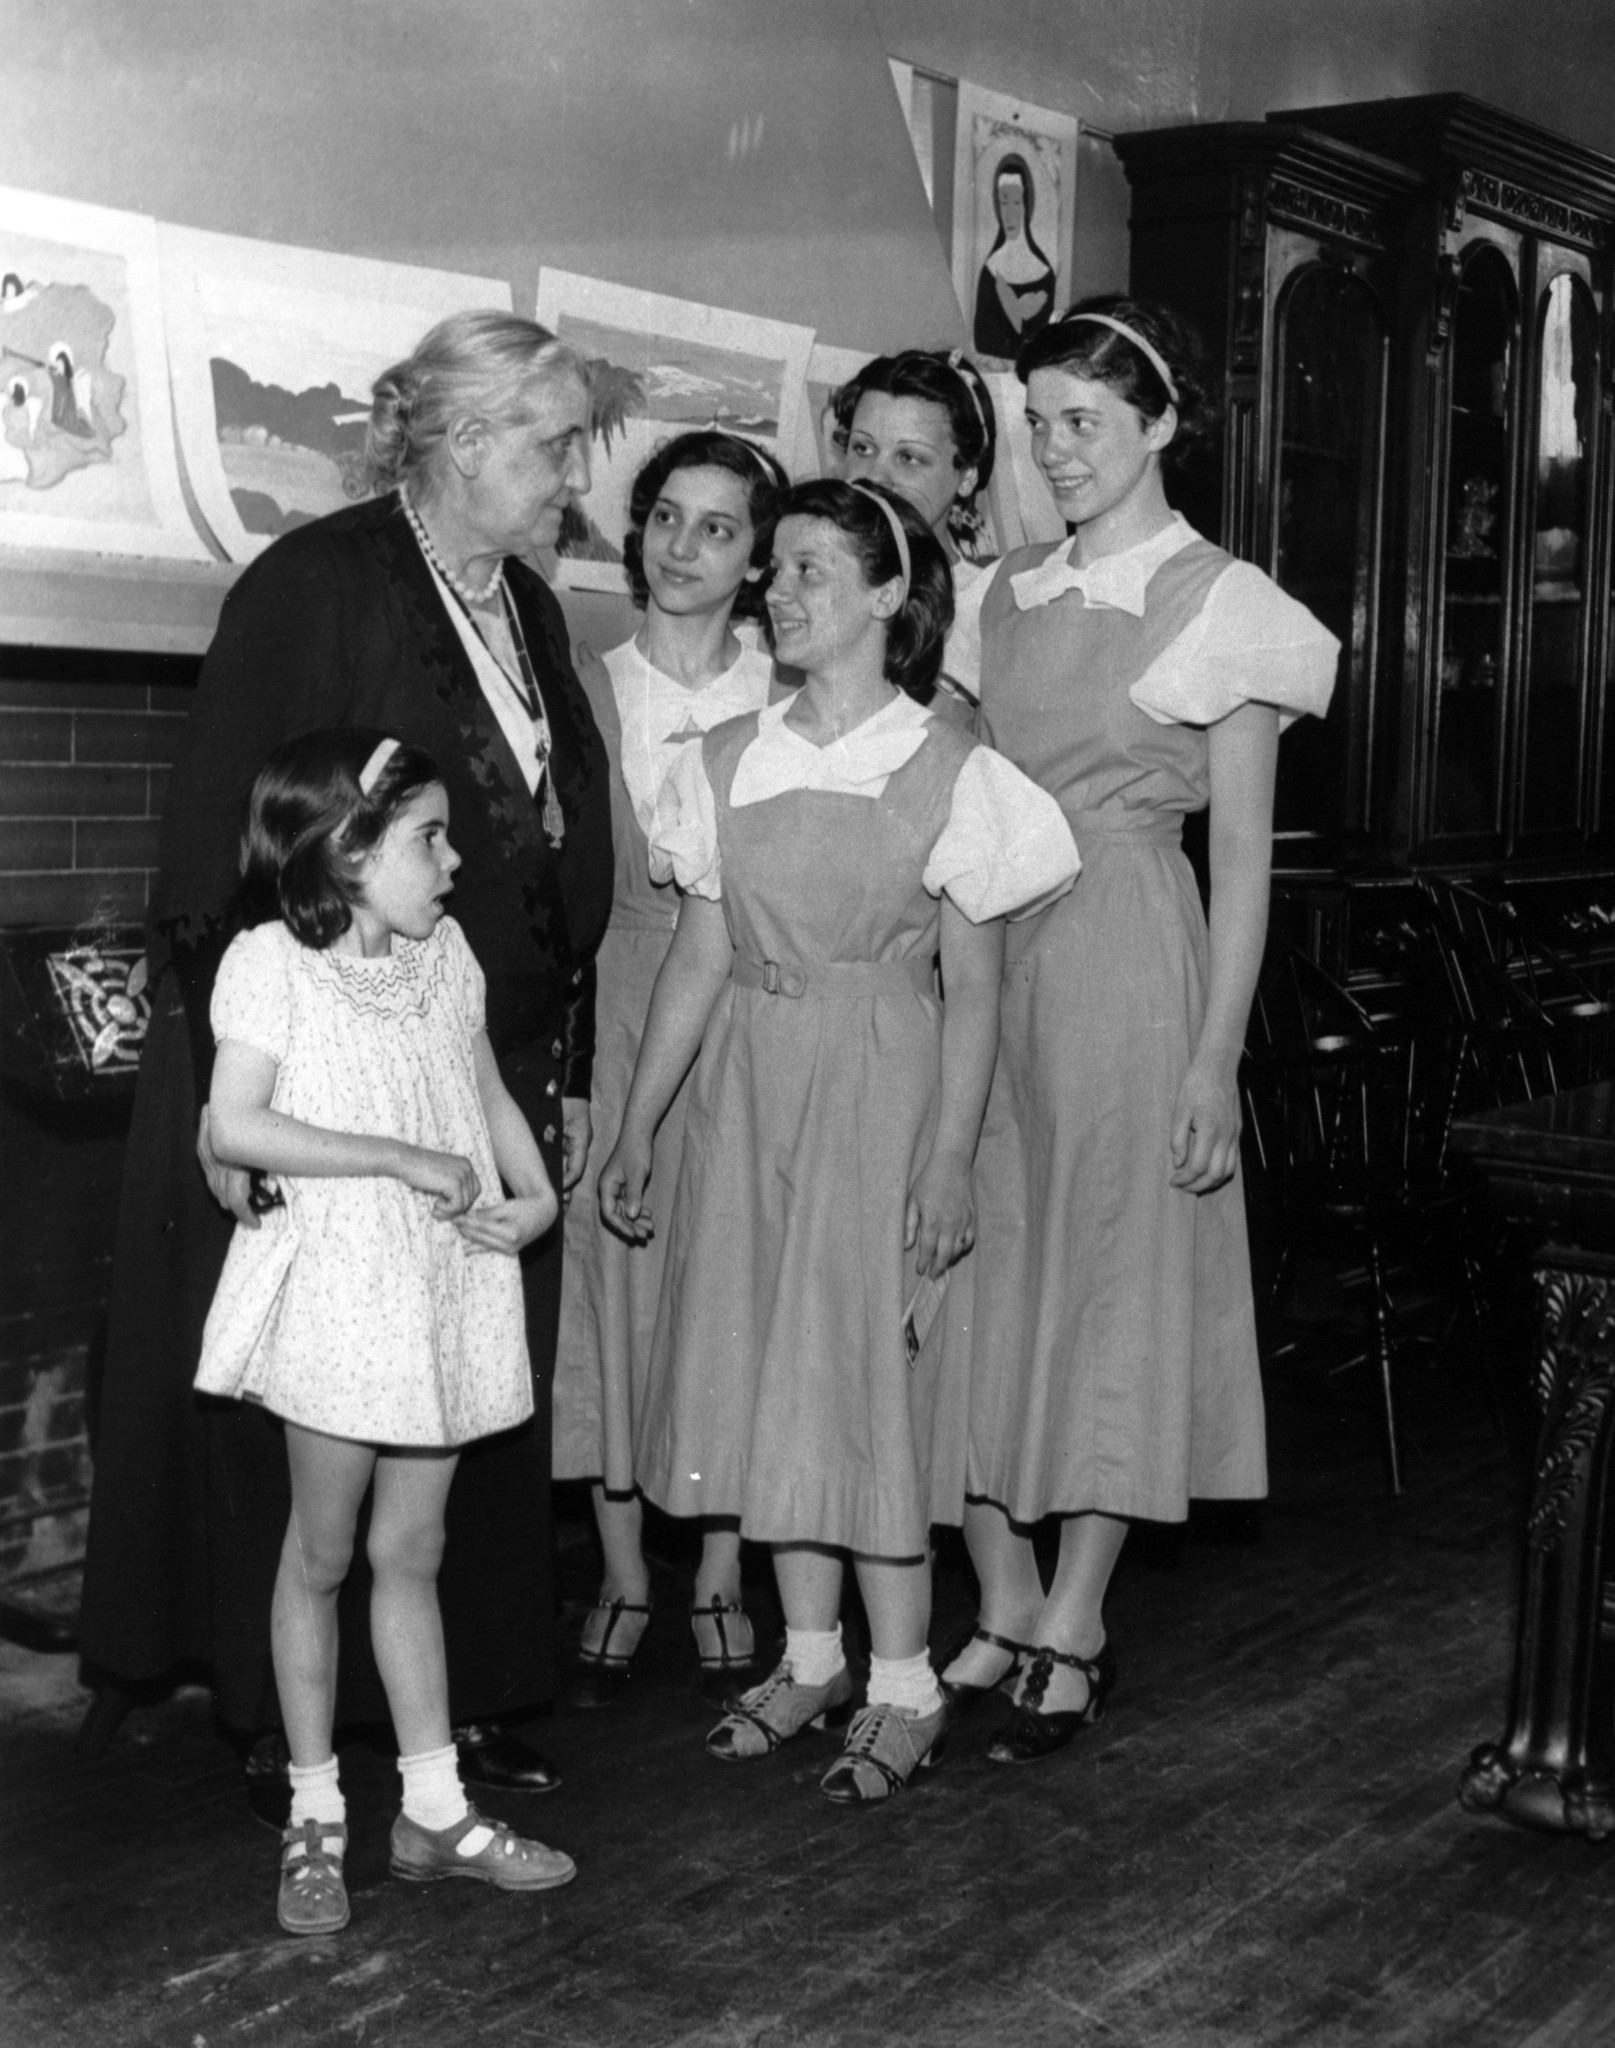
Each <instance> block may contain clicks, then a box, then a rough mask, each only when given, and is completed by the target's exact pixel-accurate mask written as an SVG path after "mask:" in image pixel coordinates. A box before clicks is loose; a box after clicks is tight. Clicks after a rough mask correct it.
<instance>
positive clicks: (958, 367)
mask: <svg viewBox="0 0 1615 2048" xmlns="http://www.w3.org/2000/svg"><path fill="white" fill-rule="evenodd" d="M964 359H965V352H964V350H963V349H962V348H950V349H949V350H948V368H949V369H950V370H951V371H952V372H953V374H954V375H955V376H956V377H957V378H958V380H959V382H960V383H961V384H962V385H963V386H964V388H965V389H966V391H968V392H969V393H970V403H971V404H972V405H973V406H974V407H975V408H976V418H977V419H978V420H980V422H981V431H982V433H983V434H984V435H985V436H986V438H987V439H988V440H989V441H990V440H991V439H992V429H991V428H990V427H989V426H988V425H987V415H986V414H985V413H984V412H983V411H982V409H981V394H980V393H979V392H978V391H977V389H976V387H975V385H974V384H973V383H972V382H971V381H970V379H969V378H968V377H967V376H966V375H965V373H964Z"/></svg>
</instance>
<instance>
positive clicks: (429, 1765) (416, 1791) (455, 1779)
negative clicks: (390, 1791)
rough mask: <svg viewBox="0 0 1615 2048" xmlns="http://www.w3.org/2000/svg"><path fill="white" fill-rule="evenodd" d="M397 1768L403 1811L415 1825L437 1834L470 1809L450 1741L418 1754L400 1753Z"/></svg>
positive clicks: (458, 1762)
mask: <svg viewBox="0 0 1615 2048" xmlns="http://www.w3.org/2000/svg"><path fill="white" fill-rule="evenodd" d="M398 1770H399V1775H400V1776H401V1777H402V1778H403V1781H404V1812H405V1813H406V1814H407V1815H408V1816H409V1818H410V1819H411V1820H412V1821H414V1822H415V1823H416V1824H417V1826H419V1827H423V1828H431V1829H432V1830H433V1832H434V1833H436V1832H437V1831H438V1830H439V1829H441V1828H452V1827H453V1826H454V1824H455V1822H456V1821H462V1820H464V1819H465V1817H466V1815H467V1814H468V1813H469V1812H470V1811H471V1802H470V1801H469V1800H468V1799H467V1798H466V1796H465V1787H464V1785H462V1784H461V1783H460V1759H459V1757H458V1756H457V1755H456V1753H455V1748H454V1744H453V1743H452V1742H445V1743H444V1745H443V1747H442V1748H441V1749H423V1750H422V1751H421V1752H420V1754H419V1755H418V1756H401V1757H400V1758H399V1759H398Z"/></svg>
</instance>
